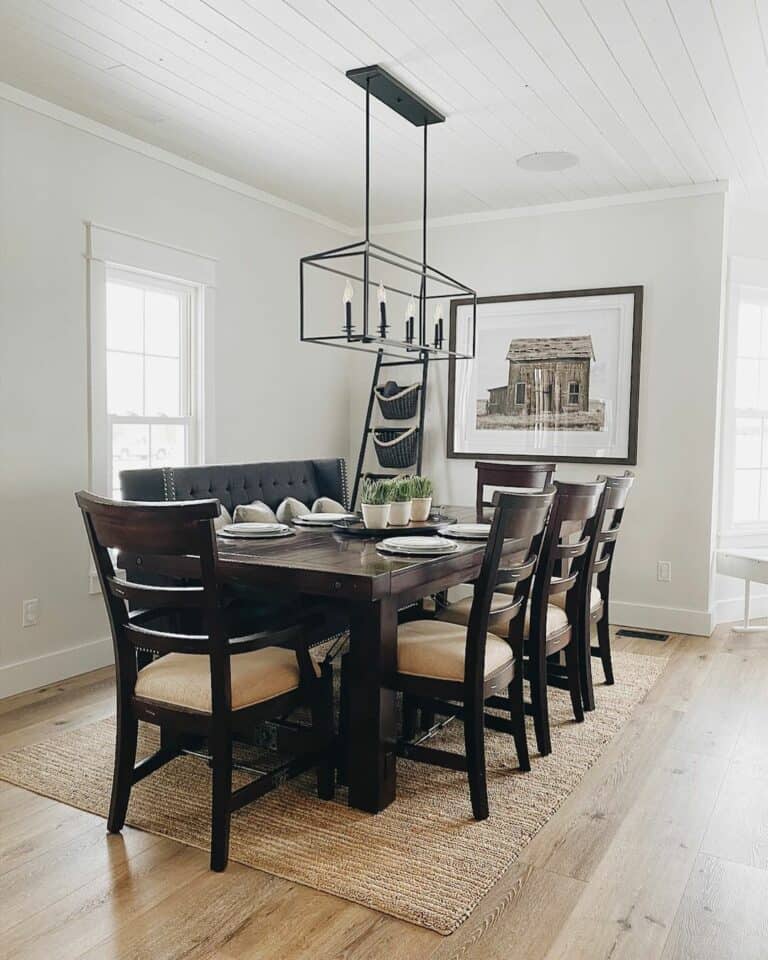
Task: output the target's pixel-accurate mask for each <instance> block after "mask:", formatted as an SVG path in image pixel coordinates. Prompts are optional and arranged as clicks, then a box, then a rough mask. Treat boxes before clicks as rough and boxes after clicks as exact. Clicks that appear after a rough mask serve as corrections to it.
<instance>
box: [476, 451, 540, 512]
mask: <svg viewBox="0 0 768 960" xmlns="http://www.w3.org/2000/svg"><path fill="white" fill-rule="evenodd" d="M556 466H557V464H554V463H493V462H492V461H488V460H477V461H475V470H476V471H477V487H476V493H475V512H476V514H477V522H478V523H482V522H483V520H484V518H485V516H486V507H492V506H493V501H492V500H486V499H485V490H486V487H496V488H499V487H501V488H502V489H504V488H506V489H510V488H512V489H530V490H545V489H546V488H547V487H549V486H550V485H551V484H552V478H553V477H554V475H555V468H556Z"/></svg>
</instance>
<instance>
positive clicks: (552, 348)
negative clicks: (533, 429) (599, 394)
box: [488, 336, 595, 416]
mask: <svg viewBox="0 0 768 960" xmlns="http://www.w3.org/2000/svg"><path fill="white" fill-rule="evenodd" d="M594 359H595V354H594V350H593V348H592V337H589V336H586V337H528V338H525V339H522V340H513V341H512V342H511V343H510V345H509V351H508V352H507V360H508V361H509V379H508V381H507V383H506V384H505V385H504V386H502V387H491V389H490V390H489V391H488V392H489V394H490V397H489V400H488V413H489V414H493V413H501V414H504V415H506V416H537V415H541V414H555V415H559V414H568V413H577V412H578V411H582V410H589V370H590V364H591V363H592V361H593V360H594Z"/></svg>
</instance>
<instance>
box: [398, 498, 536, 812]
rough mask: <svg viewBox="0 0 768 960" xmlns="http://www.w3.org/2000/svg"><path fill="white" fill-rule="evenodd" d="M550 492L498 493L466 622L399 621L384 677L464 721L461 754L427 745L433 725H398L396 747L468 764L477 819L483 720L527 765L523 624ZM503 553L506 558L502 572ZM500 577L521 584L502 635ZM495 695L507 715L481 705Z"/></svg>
mask: <svg viewBox="0 0 768 960" xmlns="http://www.w3.org/2000/svg"><path fill="white" fill-rule="evenodd" d="M553 497H554V491H547V492H544V493H531V494H502V495H500V496H499V500H498V505H497V508H496V512H495V514H494V518H493V523H492V526H491V532H490V534H489V537H488V543H487V546H486V549H485V555H484V557H483V564H482V568H481V571H480V576H479V577H478V580H477V584H476V587H475V594H474V598H473V601H472V607H471V612H470V616H469V621H468V625H459V624H453V623H446V622H441V621H439V620H415V621H411V622H408V623H404V624H402V625H401V626H400V627H399V628H398V634H397V670H396V672H395V673H394V674H393V675H392V676H391V677H389V678H387V679H385V683H386V684H387V685H388V686H390V687H392V688H393V689H395V690H399V691H401V692H402V693H403V695H404V697H405V698H406V699H408V700H409V701H410V702H411V703H412V704H414V705H415V706H417V707H419V708H421V709H422V710H426V711H429V712H430V713H431V714H435V713H438V714H440V715H443V716H446V717H448V718H453V717H458V718H460V719H462V720H463V721H464V746H465V753H464V755H461V754H456V753H451V752H449V751H446V750H439V749H435V748H433V747H428V746H425V745H424V743H425V741H426V740H427V739H428V738H429V736H430V734H431V731H430V732H428V733H427V734H426V735H424V736H419V737H418V738H416V739H414V736H413V735H408V734H413V733H414V731H404V736H403V737H402V738H401V739H400V740H399V741H398V744H397V752H398V755H399V756H404V757H408V758H410V759H412V760H419V761H422V762H424V763H430V764H434V765H437V766H443V767H449V768H451V769H454V770H466V772H467V774H468V778H469V791H470V797H471V801H472V812H473V814H474V816H475V818H476V819H477V820H484V819H485V818H486V817H487V816H488V793H487V788H486V774H485V739H484V729H485V726H491V727H494V728H496V729H501V730H505V731H507V732H508V733H512V735H513V737H514V741H515V746H516V749H517V755H518V760H519V763H520V769H521V770H529V769H530V762H529V759H528V744H527V742H526V737H525V713H524V709H523V675H522V655H523V649H522V642H523V629H522V623H523V617H524V610H525V601H526V599H527V596H528V586H527V585H528V583H529V581H530V578H531V575H532V573H533V570H534V568H535V566H536V560H537V557H538V550H539V547H540V544H541V540H542V534H543V531H544V528H545V525H546V520H547V515H548V513H549V510H550V506H551V504H552V499H553ZM503 555H504V556H505V557H506V558H508V559H506V563H507V566H506V567H505V569H504V570H503V571H501V570H499V564H500V562H501V559H502V556H503ZM512 555H513V556H514V560H512V559H511V556H512ZM500 578H501V581H502V582H504V583H506V584H512V585H518V586H519V588H520V589H519V591H518V592H517V593H512V594H509V595H507V596H506V597H505V608H504V614H505V615H506V622H507V629H506V632H505V633H504V634H503V635H501V634H497V633H496V632H495V631H492V630H489V627H488V620H489V616H490V609H491V599H492V596H493V593H494V588H495V587H496V586H497V585H498V583H499V580H500ZM499 613H500V611H499V610H498V601H497V615H498V614H499ZM501 694H503V702H504V706H505V708H506V710H508V711H509V717H508V718H507V717H503V716H499V715H498V714H495V713H494V714H486V711H485V707H486V704H490V705H494V702H495V700H496V699H497V698H498V697H499V696H500V695H501Z"/></svg>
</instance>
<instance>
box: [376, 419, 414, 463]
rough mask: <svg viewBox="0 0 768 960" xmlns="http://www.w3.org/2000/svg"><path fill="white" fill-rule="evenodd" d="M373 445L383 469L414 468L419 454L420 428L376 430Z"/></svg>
mask: <svg viewBox="0 0 768 960" xmlns="http://www.w3.org/2000/svg"><path fill="white" fill-rule="evenodd" d="M373 445H374V447H375V448H376V456H377V457H378V458H379V463H380V464H381V465H382V467H412V466H413V464H414V463H416V457H417V454H418V445H419V428H418V427H409V428H408V429H407V430H374V431H373Z"/></svg>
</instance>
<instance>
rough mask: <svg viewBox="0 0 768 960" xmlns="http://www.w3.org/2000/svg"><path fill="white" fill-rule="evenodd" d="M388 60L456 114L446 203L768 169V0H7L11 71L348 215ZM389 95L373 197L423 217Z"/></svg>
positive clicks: (0, 18)
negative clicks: (376, 72) (558, 160)
mask: <svg viewBox="0 0 768 960" xmlns="http://www.w3.org/2000/svg"><path fill="white" fill-rule="evenodd" d="M370 63H380V64H382V65H383V66H385V67H386V68H387V69H388V70H390V71H391V72H392V73H394V74H395V75H396V76H397V77H399V78H400V79H401V80H403V81H404V82H405V83H407V84H408V85H409V86H411V87H412V88H413V89H414V90H415V91H416V92H418V93H419V94H420V95H421V96H423V97H424V98H425V99H426V100H428V101H429V102H431V103H432V104H433V105H434V106H435V107H437V108H438V109H439V110H441V111H442V112H443V113H445V114H446V115H447V117H448V120H447V122H446V123H445V124H442V125H440V126H437V127H434V128H432V130H431V131H430V140H431V145H430V171H431V175H430V190H431V193H430V202H429V210H430V215H432V216H448V215H457V214H466V213H473V212H478V213H482V212H487V211H492V210H497V209H504V208H509V207H517V206H528V205H531V204H538V203H552V202H555V203H556V202H562V201H566V200H577V199H584V198H590V197H599V196H606V195H613V194H620V193H624V192H634V191H638V190H646V189H656V188H664V187H670V186H680V185H690V184H691V183H704V182H709V181H713V180H730V181H731V182H732V183H735V184H736V185H737V186H739V187H741V188H743V189H747V190H752V191H755V192H762V191H763V190H764V189H765V188H766V185H767V184H768V0H0V80H2V81H5V82H6V83H9V84H11V85H13V86H16V87H19V88H21V89H23V90H26V91H28V92H29V93H32V94H35V95H37V96H39V97H42V98H44V99H47V100H50V101H53V102H54V103H57V104H59V105H60V106H63V107H67V108H69V109H71V110H74V111H76V112H78V113H81V114H84V115H86V116H88V117H90V118H92V119H94V120H98V121H100V122H102V123H105V124H108V125H110V126H112V127H115V128H117V129H119V130H121V131H123V132H125V133H129V134H131V135H133V136H135V137H138V138H140V139H142V140H145V141H147V142H149V143H152V144H154V145H156V146H159V147H163V148H165V149H167V150H170V151H172V152H174V153H176V154H179V155H180V156H182V157H184V158H186V159H188V160H192V161H195V162H197V163H200V164H203V165H204V166H207V167H210V168H211V169H213V170H215V171H217V172H219V173H223V174H226V175H228V176H231V177H234V178H237V179H239V180H242V181H244V182H246V183H248V184H251V185H253V186H255V187H258V188H259V189H261V190H265V191H268V192H270V193H273V194H275V195H277V196H279V197H282V198H285V199H287V200H290V201H292V202H294V203H298V204H301V205H303V206H306V207H309V208H311V209H313V210H316V211H318V212H320V213H322V214H324V215H326V216H328V217H332V218H334V219H336V220H339V221H342V222H344V223H346V224H359V222H360V220H361V215H362V196H361V191H362V145H363V136H362V134H363V128H362V120H363V112H362V110H363V94H362V91H361V90H360V89H359V88H358V87H357V86H355V85H354V84H352V83H351V82H350V81H349V80H347V79H346V77H345V76H344V73H345V71H346V70H347V69H349V68H350V67H355V66H362V65H366V64H370ZM374 117H375V121H374V127H373V170H372V174H373V197H374V203H373V210H372V213H373V218H374V220H375V221H376V222H378V223H391V222H393V221H394V222H396V221H401V220H412V219H415V218H416V217H417V216H418V214H419V210H420V148H421V131H420V130H418V129H416V128H414V127H412V126H410V124H408V123H406V122H405V121H403V120H401V119H400V118H399V117H398V116H396V115H395V114H393V113H391V112H390V111H389V110H387V108H386V107H383V106H382V105H380V104H375V105H374ZM539 150H570V151H573V152H574V153H576V154H578V156H579V158H580V164H579V166H577V167H575V168H573V169H571V170H567V171H565V172H562V173H531V172H526V171H523V170H520V169H519V168H518V167H517V166H516V165H515V160H516V158H517V157H519V156H520V155H522V154H525V153H531V152H534V151H539Z"/></svg>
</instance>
